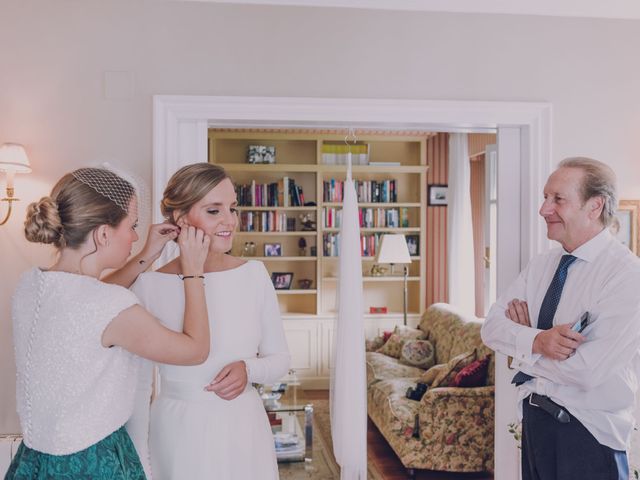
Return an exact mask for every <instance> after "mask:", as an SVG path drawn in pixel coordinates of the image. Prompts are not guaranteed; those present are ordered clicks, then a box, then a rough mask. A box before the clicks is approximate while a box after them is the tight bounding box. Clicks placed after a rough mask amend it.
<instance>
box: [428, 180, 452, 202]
mask: <svg viewBox="0 0 640 480" xmlns="http://www.w3.org/2000/svg"><path fill="white" fill-rule="evenodd" d="M448 191H449V187H448V186H447V185H429V189H428V196H427V205H429V206H430V207H440V206H446V205H447V204H448V203H449V197H448Z"/></svg>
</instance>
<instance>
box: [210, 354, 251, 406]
mask: <svg viewBox="0 0 640 480" xmlns="http://www.w3.org/2000/svg"><path fill="white" fill-rule="evenodd" d="M247 382H248V378H247V367H246V366H245V364H244V361H242V360H239V361H237V362H233V363H230V364H229V365H227V366H225V367H224V368H223V369H222V370H220V373H218V375H216V377H215V378H214V379H213V380H212V381H211V383H210V384H209V385H207V386H206V387H204V389H205V390H206V391H208V392H213V393H215V394H216V395H218V396H219V397H220V398H222V399H223V400H233V399H234V398H236V397H237V396H238V395H240V394H241V393H242V392H244V389H245V387H246V386H247Z"/></svg>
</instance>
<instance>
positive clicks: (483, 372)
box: [452, 355, 489, 387]
mask: <svg viewBox="0 0 640 480" xmlns="http://www.w3.org/2000/svg"><path fill="white" fill-rule="evenodd" d="M488 370H489V355H487V356H486V357H484V358H481V359H480V360H476V361H475V362H471V363H470V364H469V365H467V366H466V367H464V368H463V369H462V370H460V371H459V372H458V374H457V375H456V378H454V380H453V385H452V386H453V387H482V386H483V385H485V384H486V383H487V371H488Z"/></svg>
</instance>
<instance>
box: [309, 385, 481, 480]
mask: <svg viewBox="0 0 640 480" xmlns="http://www.w3.org/2000/svg"><path fill="white" fill-rule="evenodd" d="M304 394H305V398H307V399H309V400H311V401H312V400H314V399H328V398H329V391H328V390H306V391H305V392H304ZM367 422H368V423H367V451H368V452H367V453H368V456H369V460H370V461H372V462H373V463H374V464H375V466H376V467H377V468H378V470H379V471H380V472H381V473H382V475H383V476H384V479H385V480H406V479H407V478H409V477H408V475H407V473H406V470H405V468H404V467H403V466H402V463H401V462H400V460H399V459H398V457H397V456H396V454H395V452H394V451H393V450H392V449H391V447H390V446H389V444H388V443H387V441H386V440H385V439H384V437H383V436H382V434H381V433H380V432H379V431H378V428H377V427H376V426H375V425H374V424H373V422H372V421H371V420H370V419H367ZM415 478H416V479H417V480H493V476H492V475H491V474H488V473H450V472H434V471H431V470H416V477H415Z"/></svg>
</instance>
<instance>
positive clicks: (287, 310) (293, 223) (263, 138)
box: [209, 129, 429, 377]
mask: <svg viewBox="0 0 640 480" xmlns="http://www.w3.org/2000/svg"><path fill="white" fill-rule="evenodd" d="M345 134H346V132H345ZM345 134H336V133H329V132H324V131H287V132H278V131H268V132H262V131H251V130H242V129H238V130H216V129H210V130H209V161H210V162H211V163H215V164H219V165H221V166H223V167H224V168H225V169H226V170H227V172H228V173H229V174H230V176H231V177H232V179H233V181H234V183H235V185H236V189H237V194H238V202H239V207H238V210H239V217H240V219H241V226H240V228H239V231H238V232H236V234H235V240H234V245H233V250H232V253H233V254H234V255H239V256H242V255H245V256H247V255H248V256H251V257H252V258H255V259H258V260H260V261H262V262H264V264H265V266H266V267H267V269H268V270H269V272H270V273H272V274H274V273H275V274H282V273H292V274H293V277H292V282H291V285H290V288H288V289H282V290H280V289H278V290H277V294H278V300H279V304H280V308H281V311H282V313H283V317H284V318H285V323H286V322H287V320H291V321H292V322H294V321H295V322H294V323H293V324H291V325H293V326H292V327H291V328H290V331H299V329H301V328H306V327H303V326H302V325H303V324H301V323H299V322H300V321H304V320H310V321H313V320H314V319H316V320H328V319H332V318H333V316H334V314H335V310H336V287H337V276H338V263H339V262H338V258H339V254H340V252H339V228H340V223H341V221H342V197H343V192H344V181H345V178H346V165H345V164H344V163H345V162H346V153H347V152H348V151H349V147H347V146H346V145H345V142H344V138H345ZM428 137H429V134H428V133H425V134H424V135H415V136H413V135H412V136H409V135H403V134H398V133H397V132H388V133H383V132H381V133H380V134H377V133H376V134H367V135H361V134H359V135H358V141H357V143H356V144H355V146H352V147H351V149H352V160H353V162H352V165H353V167H352V175H353V178H354V181H355V185H356V193H357V195H358V207H359V221H360V227H361V246H362V248H361V250H362V272H363V277H364V284H363V288H364V304H365V308H366V312H365V313H366V314H367V315H366V320H367V322H372V321H375V320H376V319H377V320H379V319H383V318H388V319H389V322H391V323H397V322H398V321H400V322H401V321H402V312H403V300H402V299H403V295H402V288H403V276H402V266H396V269H395V271H394V272H393V273H391V271H390V268H389V266H388V265H384V267H386V269H387V270H386V272H385V274H384V275H383V276H372V275H371V270H372V267H373V266H374V264H375V255H376V252H377V249H378V248H379V244H380V239H381V237H382V235H384V234H385V233H403V234H405V235H406V237H407V240H408V243H409V245H410V252H411V258H412V263H411V264H410V265H409V266H408V267H409V276H408V312H409V314H410V315H411V316H412V317H413V318H416V317H417V315H419V314H420V313H421V312H422V311H423V310H424V308H425V297H426V265H425V262H424V254H423V252H424V251H425V245H426V243H425V242H426V226H425V219H426V190H427V188H426V173H427V166H426V140H427V138H428ZM250 145H266V146H270V147H274V148H275V163H268V164H267V163H248V161H247V152H248V150H249V146H250ZM274 253H276V254H277V256H273V254H274ZM300 280H305V282H302V283H303V284H306V285H301V284H300ZM309 281H310V282H309ZM303 287H304V288H303ZM369 307H386V310H387V313H386V314H369V313H368V312H369ZM389 322H388V323H389ZM388 323H387V324H388ZM287 325H288V324H287ZM327 325H329V324H327ZM318 328H320V327H318ZM323 328H324V327H323ZM296 329H298V330H296ZM320 330H322V329H320ZM325 330H326V331H325ZM325 330H322V331H324V332H325V333H324V334H320V333H318V335H319V336H322V335H324V336H325V337H326V336H327V335H328V336H329V337H330V336H331V329H330V328H329V327H327V328H326V329H325ZM288 333H289V332H288ZM292 335H293V334H292ZM305 341H306V340H305ZM320 343H322V342H320ZM325 343H326V342H325ZM290 347H291V344H290ZM317 349H325V347H317ZM323 351H324V350H323ZM304 353H308V352H307V351H305V352H301V353H300V354H301V355H302V354H304ZM316 353H317V355H318V356H319V357H322V356H323V355H324V356H325V357H326V356H327V355H328V354H327V353H326V351H324V353H322V352H320V351H319V350H318V351H317V352H316ZM294 358H295V354H294ZM318 362H320V364H322V365H324V367H321V366H318V367H317V368H318V369H320V370H323V369H324V371H326V369H327V368H328V363H327V362H328V357H327V358H326V359H325V360H321V359H320V360H318ZM314 368H315V367H314ZM320 370H317V371H316V375H320V373H321V372H320ZM301 373H302V376H303V377H304V372H301ZM311 375H313V374H311Z"/></svg>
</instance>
